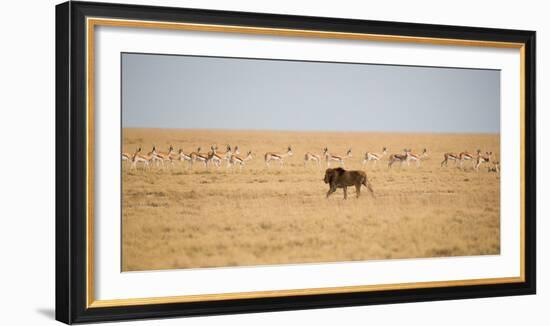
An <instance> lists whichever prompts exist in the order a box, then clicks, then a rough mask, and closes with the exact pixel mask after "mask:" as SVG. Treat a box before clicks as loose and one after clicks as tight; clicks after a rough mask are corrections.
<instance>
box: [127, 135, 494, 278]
mask: <svg viewBox="0 0 550 326" xmlns="http://www.w3.org/2000/svg"><path fill="white" fill-rule="evenodd" d="M153 145H154V146H155V147H156V148H157V150H159V151H163V152H166V151H168V149H169V147H170V146H173V148H174V151H175V155H173V156H174V158H175V157H177V152H178V151H179V150H180V149H181V150H182V152H183V153H187V154H189V153H191V152H193V151H196V150H197V147H199V146H200V147H201V148H202V151H203V152H205V153H206V152H207V151H209V150H210V147H211V146H213V145H216V146H217V147H218V148H219V149H220V150H221V151H224V150H225V148H226V146H227V145H230V146H232V147H233V148H234V147H235V146H238V147H239V150H240V156H241V157H245V156H246V154H247V153H248V152H249V151H251V152H252V158H251V159H250V160H247V161H246V162H245V164H244V165H243V166H242V168H240V167H239V166H233V167H231V168H228V167H227V163H226V162H223V163H222V164H221V166H220V167H216V166H215V165H214V164H210V165H209V166H208V167H205V166H204V164H202V163H200V162H195V163H194V164H193V166H192V167H191V166H190V164H189V163H188V162H187V161H179V160H174V162H173V163H170V162H169V161H166V162H165V164H164V167H163V166H162V165H161V164H158V165H157V164H155V163H151V164H150V167H149V168H145V166H144V165H139V164H138V165H136V168H132V165H131V164H132V163H131V160H128V161H125V162H122V270H123V271H140V270H161V269H176V268H177V269H180V268H200V267H222V266H251V265H270V264H299V263H318V262H341V261H359V260H379V259H402V258H427V257H451V256H465V255H468V256H471V255H495V254H499V253H500V177H499V173H498V170H494V171H489V169H488V167H489V165H485V164H484V165H482V166H481V167H480V168H479V171H475V170H474V169H473V167H472V163H471V162H465V163H464V168H460V167H459V166H458V165H456V164H455V162H453V161H450V162H449V163H448V165H447V166H446V167H445V166H443V167H442V166H441V162H442V161H443V157H444V154H445V153H446V152H455V153H459V152H462V151H469V152H470V153H475V151H476V150H477V149H480V150H481V151H482V152H483V153H485V152H492V154H493V159H495V160H498V158H499V148H500V137H499V135H498V134H443V133H441V134H428V133H409V134H405V133H372V132H364V133H363V132H290V131H228V130H185V129H139V128H124V129H123V145H122V151H123V152H126V153H134V152H135V151H136V149H137V148H139V147H141V148H142V151H143V152H144V153H146V152H149V151H151V149H152V147H153ZM289 146H290V147H291V148H292V156H287V157H284V164H282V165H280V164H279V162H278V161H277V162H273V163H272V164H271V166H270V167H267V166H266V164H265V162H264V155H265V153H266V152H278V153H286V152H287V148H288V147H289ZM325 147H327V148H328V151H329V152H330V153H333V154H339V155H341V156H345V154H346V152H347V151H348V150H349V149H351V156H350V157H346V158H345V159H344V167H345V168H346V169H350V170H363V171H365V172H366V173H367V176H368V180H369V182H370V183H371V184H372V187H373V189H374V194H375V195H374V196H371V195H370V194H369V192H368V191H366V189H365V188H363V191H362V194H361V197H359V198H355V189H354V188H353V187H350V188H348V199H347V200H344V198H343V192H342V189H338V190H337V191H336V193H334V194H332V195H331V196H330V197H329V198H328V199H327V198H326V193H327V190H328V186H327V185H326V184H325V183H324V182H323V177H324V174H325V169H326V168H327V164H326V161H325V159H324V158H322V160H321V162H320V164H319V165H318V164H317V163H316V162H314V161H310V162H308V163H307V164H306V165H305V166H304V155H305V153H306V152H311V153H314V154H316V155H319V156H322V153H323V149H324V148H325ZM384 147H386V148H387V155H385V156H384V157H382V158H381V159H380V160H379V161H378V162H377V163H374V161H370V162H369V163H368V164H367V165H363V164H362V161H363V159H364V155H365V152H366V151H369V152H376V153H379V154H381V153H382V149H383V148H384ZM405 148H409V149H412V151H413V152H414V153H418V154H420V153H421V152H422V150H423V149H424V148H426V149H427V152H426V153H427V155H426V156H424V157H422V158H421V159H420V164H419V166H417V165H416V163H414V162H413V163H411V164H410V166H407V164H406V163H405V164H403V165H401V164H394V165H392V167H391V168H389V167H388V158H389V156H390V154H402V153H403V149H405ZM338 165H339V164H338V163H337V162H332V163H331V166H332V167H335V166H338Z"/></svg>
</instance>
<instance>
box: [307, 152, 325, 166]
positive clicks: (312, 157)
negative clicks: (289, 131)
mask: <svg viewBox="0 0 550 326" xmlns="http://www.w3.org/2000/svg"><path fill="white" fill-rule="evenodd" d="M309 161H313V162H315V163H317V166H318V167H320V166H321V155H317V154H314V153H311V152H307V153H306V154H305V155H304V167H306V166H307V163H308V162H309Z"/></svg>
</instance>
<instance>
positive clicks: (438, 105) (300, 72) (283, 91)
mask: <svg viewBox="0 0 550 326" xmlns="http://www.w3.org/2000/svg"><path fill="white" fill-rule="evenodd" d="M122 125H123V127H125V128H130V127H139V128H183V129H195V128H200V129H237V130H239V129H244V130H251V129H267V130H299V131H309V130H311V131H313V130H315V131H323V130H325V131H388V132H396V131H397V132H468V133H476V132H481V133H498V132H500V71H498V70H482V69H456V68H431V67H411V66H391V65H369V64H346V63H326V62H303V61H286V60H285V61H283V60H263V59H239V58H218V57H197V56H175V55H150V54H131V53H123V54H122Z"/></svg>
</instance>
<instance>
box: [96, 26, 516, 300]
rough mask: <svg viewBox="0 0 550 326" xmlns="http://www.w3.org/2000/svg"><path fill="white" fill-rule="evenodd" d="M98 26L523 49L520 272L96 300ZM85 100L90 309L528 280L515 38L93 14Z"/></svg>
mask: <svg viewBox="0 0 550 326" xmlns="http://www.w3.org/2000/svg"><path fill="white" fill-rule="evenodd" d="M96 26H116V27H132V28H155V29H171V30H187V31H201V32H223V33H244V34H256V35H275V36H287V37H316V38H330V39H348V40H366V41H378V42H405V43H416V44H435V45H452V46H476V47H493V48H511V49H519V51H520V124H521V125H520V139H521V148H520V156H521V157H520V188H521V189H520V197H521V199H520V207H521V211H520V276H518V277H502V278H487V279H467V280H449V281H433V282H413V283H396V284H379V285H356V286H344V287H327V288H309V289H291V290H274V291H255V292H237V293H219V294H201V295H184V296H169V297H149V298H129V299H114V300H96V299H95V297H94V243H93V240H94V196H93V194H94V185H93V182H90V181H91V180H93V179H94V105H95V103H94V31H95V27H96ZM86 37H87V38H86V76H87V77H86V78H87V79H86V90H87V92H86V94H87V95H86V97H87V98H86V105H87V108H86V109H87V114H86V117H87V137H86V144H87V154H88V159H87V162H86V171H87V173H86V176H87V177H86V192H87V195H86V197H87V215H86V234H87V239H86V264H87V266H86V308H103V307H120V306H134V305H150V304H168V303H183V302H198V301H219V300H231V299H252V298H273V297H287V296H304V295H316V294H336V293H353V292H373V291H386V290H403V289H415V288H440V287H451V286H468V285H470V286H471V285H488V284H505V283H522V282H525V145H524V143H525V44H523V43H514V42H495V41H478V40H462V39H447V38H430V37H412V36H398V35H382V34H361V33H343V32H329V31H313V30H299V29H281V28H263V27H249V26H232V25H214V24H193V23H173V22H159V21H144V20H125V19H110V18H97V17H88V18H87V19H86Z"/></svg>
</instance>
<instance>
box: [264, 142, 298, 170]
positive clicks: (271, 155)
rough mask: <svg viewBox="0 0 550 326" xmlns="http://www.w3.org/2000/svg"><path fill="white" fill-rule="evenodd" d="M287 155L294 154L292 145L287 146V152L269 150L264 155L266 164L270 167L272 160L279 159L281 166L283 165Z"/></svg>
mask: <svg viewBox="0 0 550 326" xmlns="http://www.w3.org/2000/svg"><path fill="white" fill-rule="evenodd" d="M287 156H292V148H291V147H290V145H289V146H288V148H287V151H286V153H275V152H267V153H265V155H264V160H265V165H266V166H267V167H269V165H270V164H269V163H270V162H271V161H279V163H280V166H281V167H283V164H284V158H285V157H287Z"/></svg>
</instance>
